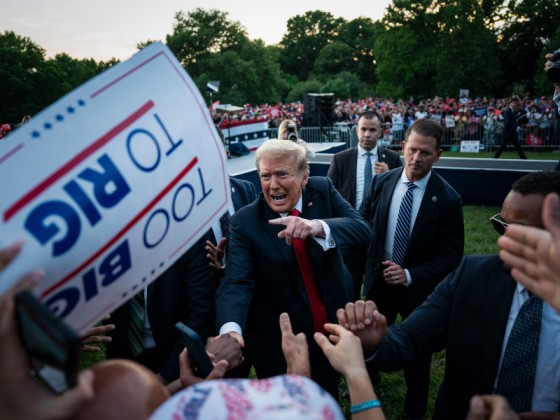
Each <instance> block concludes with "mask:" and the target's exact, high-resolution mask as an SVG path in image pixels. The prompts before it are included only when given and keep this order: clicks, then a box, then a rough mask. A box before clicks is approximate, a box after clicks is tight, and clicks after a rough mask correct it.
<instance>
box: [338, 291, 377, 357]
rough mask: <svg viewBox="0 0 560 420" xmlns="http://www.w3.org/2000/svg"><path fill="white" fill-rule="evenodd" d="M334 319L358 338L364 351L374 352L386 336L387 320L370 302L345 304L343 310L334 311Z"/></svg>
mask: <svg viewBox="0 0 560 420" xmlns="http://www.w3.org/2000/svg"><path fill="white" fill-rule="evenodd" d="M336 317H337V318H338V323H339V324H340V325H342V326H343V327H344V328H346V329H347V330H350V331H352V332H353V333H354V334H355V335H356V336H357V337H359V338H360V341H361V342H362V348H363V350H364V351H373V350H375V349H376V348H377V346H378V345H379V343H380V342H381V340H382V339H383V337H385V335H387V331H388V328H387V320H386V319H385V317H384V316H383V315H381V314H380V313H379V311H378V310H377V306H376V305H375V303H374V302H372V301H371V300H367V301H365V302H364V301H363V300H357V301H356V302H355V303H352V302H350V303H347V304H346V306H345V307H344V309H342V308H341V309H339V310H338V311H336Z"/></svg>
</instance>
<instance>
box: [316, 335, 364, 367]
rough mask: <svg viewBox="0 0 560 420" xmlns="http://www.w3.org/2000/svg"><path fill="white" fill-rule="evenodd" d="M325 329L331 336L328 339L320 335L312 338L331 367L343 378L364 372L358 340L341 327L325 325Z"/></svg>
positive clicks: (362, 356)
mask: <svg viewBox="0 0 560 420" xmlns="http://www.w3.org/2000/svg"><path fill="white" fill-rule="evenodd" d="M325 329H326V330H327V332H328V333H330V334H331V335H330V336H329V338H328V339H327V337H325V336H324V335H323V334H321V333H315V335H314V336H313V338H314V339H315V341H316V342H317V344H318V345H319V347H321V349H322V350H323V353H325V356H326V357H327V359H329V363H330V364H331V366H332V367H333V368H335V369H336V370H337V371H338V372H340V373H341V374H342V375H344V377H348V376H353V375H358V374H362V373H364V372H366V365H365V362H364V354H363V352H362V344H361V342H360V339H359V338H358V337H356V336H355V335H354V334H353V333H352V332H350V331H348V330H347V329H346V328H344V327H343V326H341V325H336V324H325ZM329 340H330V341H329ZM331 342H332V343H335V344H334V345H333V344H332V343H331Z"/></svg>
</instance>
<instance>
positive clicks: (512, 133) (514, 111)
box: [494, 97, 527, 159]
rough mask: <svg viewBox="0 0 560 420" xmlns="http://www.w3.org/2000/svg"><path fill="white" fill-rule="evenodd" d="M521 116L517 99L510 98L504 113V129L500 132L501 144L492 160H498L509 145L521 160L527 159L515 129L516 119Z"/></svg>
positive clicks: (517, 125) (517, 123)
mask: <svg viewBox="0 0 560 420" xmlns="http://www.w3.org/2000/svg"><path fill="white" fill-rule="evenodd" d="M520 116H521V113H520V112H519V99H517V98H516V97H513V98H511V101H510V103H509V106H508V108H507V109H506V110H505V111H504V128H503V130H502V142H501V143H500V147H499V148H498V150H496V154H495V155H494V159H498V158H499V157H500V155H501V154H502V152H503V151H504V150H506V149H507V146H508V144H509V143H512V144H513V145H514V147H515V151H516V152H517V154H518V155H519V157H520V158H521V159H527V156H525V152H523V149H522V148H521V145H520V144H519V139H518V137H517V127H519V122H518V119H519V117H520Z"/></svg>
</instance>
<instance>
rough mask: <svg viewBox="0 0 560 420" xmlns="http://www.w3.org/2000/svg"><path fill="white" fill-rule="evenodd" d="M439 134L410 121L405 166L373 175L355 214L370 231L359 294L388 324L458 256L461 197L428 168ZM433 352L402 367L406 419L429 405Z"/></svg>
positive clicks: (432, 126) (425, 122)
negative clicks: (372, 305)
mask: <svg viewBox="0 0 560 420" xmlns="http://www.w3.org/2000/svg"><path fill="white" fill-rule="evenodd" d="M442 136H443V129H442V128H441V126H440V125H439V124H437V123H435V122H434V121H432V120H429V119H420V120H417V121H415V122H414V123H413V124H412V125H411V126H410V127H409V128H408V129H407V132H406V141H405V142H403V146H402V150H403V155H404V162H405V167H404V169H394V170H392V171H389V172H387V173H384V174H381V175H378V176H376V177H374V179H373V181H372V183H371V186H370V188H369V190H368V193H367V195H366V198H365V200H364V202H363V204H362V207H361V209H360V212H361V214H362V216H363V217H364V218H365V219H366V220H368V221H369V222H370V224H371V226H372V241H371V244H370V246H369V249H368V260H367V266H366V272H365V284H364V295H365V296H366V297H367V298H368V299H372V300H374V301H375V302H376V303H377V304H378V306H379V308H380V311H381V312H382V313H383V314H385V316H386V317H387V322H388V323H389V324H392V323H393V322H395V320H396V317H397V315H398V314H399V313H400V314H401V316H402V318H403V319H406V317H407V316H408V315H409V314H410V313H411V312H412V311H413V310H414V309H415V308H416V307H417V306H419V305H420V304H421V303H422V302H424V300H425V299H426V297H427V296H428V295H429V294H430V293H431V292H432V290H433V289H434V287H435V286H436V285H437V284H438V283H439V282H440V281H441V280H443V278H444V277H445V276H446V275H447V274H448V273H450V272H451V271H452V270H453V269H455V268H456V267H457V266H458V265H459V263H460V261H461V257H462V256H463V247H464V228H463V210H462V206H461V203H462V200H461V196H460V195H459V194H458V193H457V192H456V191H455V190H454V189H453V188H452V187H451V186H450V185H449V184H448V183H447V182H446V181H445V180H443V178H441V177H440V176H439V175H438V174H437V173H435V171H433V170H432V166H433V164H434V163H435V162H437V161H438V159H439V157H440V156H441V141H442ZM430 363H431V355H427V356H426V357H425V359H424V360H423V361H422V363H417V364H415V365H414V366H410V367H407V368H405V379H406V383H407V394H406V399H405V414H406V415H407V416H408V417H409V418H421V417H422V416H423V415H424V413H425V411H426V408H427V399H428V388H429V378H430Z"/></svg>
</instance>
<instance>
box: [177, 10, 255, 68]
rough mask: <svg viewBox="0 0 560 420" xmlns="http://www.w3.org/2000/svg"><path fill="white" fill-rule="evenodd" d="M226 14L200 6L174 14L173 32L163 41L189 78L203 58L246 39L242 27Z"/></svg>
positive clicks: (233, 47) (228, 49)
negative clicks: (186, 11)
mask: <svg viewBox="0 0 560 420" xmlns="http://www.w3.org/2000/svg"><path fill="white" fill-rule="evenodd" d="M227 16H228V14H227V13H226V12H221V11H219V10H204V9H200V8H198V9H195V10H193V11H192V12H189V13H187V14H185V13H184V12H178V13H176V14H175V22H174V24H173V32H172V33H171V35H167V37H166V43H167V46H168V47H169V48H170V49H171V51H173V53H174V54H175V56H176V57H177V58H178V59H179V61H180V62H181V64H182V65H183V67H185V68H186V69H187V71H188V72H189V73H190V75H191V76H192V77H197V76H198V75H199V74H200V72H201V70H200V69H199V66H198V65H199V63H200V61H201V60H203V59H204V58H207V57H209V56H210V55H211V54H214V53H225V52H227V51H232V50H236V49H237V48H238V47H239V45H240V44H241V43H243V42H246V41H247V40H248V38H247V34H246V31H245V28H243V26H241V24H240V23H239V22H232V21H229V20H228V19H227Z"/></svg>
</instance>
